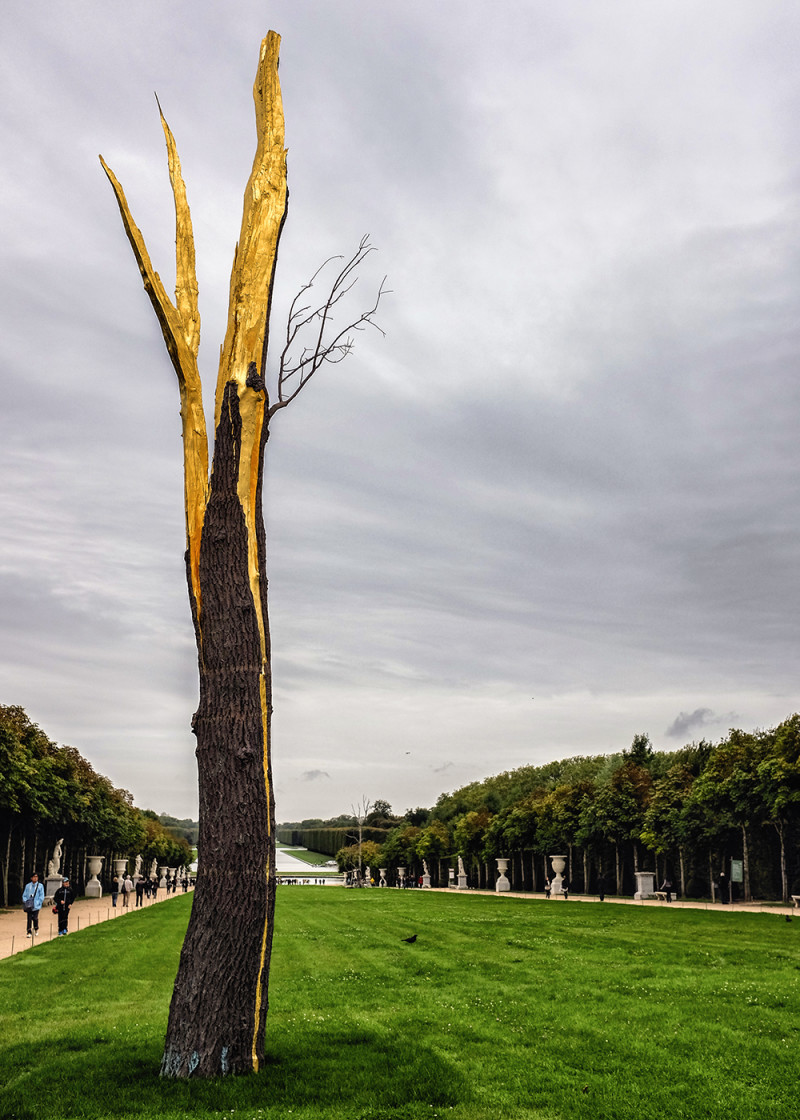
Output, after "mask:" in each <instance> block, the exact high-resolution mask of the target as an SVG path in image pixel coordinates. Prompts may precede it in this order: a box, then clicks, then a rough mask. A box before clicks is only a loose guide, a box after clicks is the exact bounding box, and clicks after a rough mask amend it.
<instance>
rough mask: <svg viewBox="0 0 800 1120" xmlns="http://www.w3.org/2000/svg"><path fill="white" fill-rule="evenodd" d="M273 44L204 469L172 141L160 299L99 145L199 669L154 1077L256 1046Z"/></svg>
mask: <svg viewBox="0 0 800 1120" xmlns="http://www.w3.org/2000/svg"><path fill="white" fill-rule="evenodd" d="M279 45H280V37H279V36H278V35H276V34H275V33H274V32H270V33H269V34H268V35H267V37H266V38H265V39H264V41H263V43H262V44H261V55H260V60H259V67H258V73H257V75H256V80H255V86H254V90H253V94H254V100H255V108H256V126H257V134H258V140H257V148H256V154H255V159H254V162H253V170H252V173H251V175H250V180H249V182H248V184H247V188H246V191H245V198H244V214H243V217H242V226H241V234H240V238H239V243H238V245H237V248H236V254H235V257H234V262H233V270H232V273H231V282H230V302H229V307H228V325H227V331H226V336H225V343H224V345H223V348H222V353H221V356H220V365H219V376H218V380H217V388H216V398H215V420H214V456H213V463H212V467H211V474H210V477H209V469H208V467H209V461H208V439H207V434H206V425H205V418H204V414H203V403H202V394H201V385H200V375H199V371H198V367H197V353H198V347H199V339H200V317H199V313H198V306H197V279H196V273H195V259H194V240H193V235H192V224H191V217H190V214H189V207H188V204H187V201H186V190H185V187H184V183H183V178H182V175H181V168H180V162H179V160H178V154H177V150H176V147H175V141H174V139H173V136H172V133H171V132H170V130H169V127H168V126H167V123H166V121H165V120H164V118H163V115H162V117H161V121H162V126H163V129H164V135H165V137H166V142H167V154H168V160H169V172H170V179H171V182H172V189H173V194H174V197H175V213H176V288H175V303H174V304H173V303H172V301H171V300H170V299H169V297H168V295H167V293H166V291H165V289H164V286H163V284H162V282H161V280H160V278H159V276H158V274H157V273H156V272H155V270H154V269H153V266H152V264H151V263H150V258H149V256H148V253H147V249H146V247H145V243H144V239H143V238H142V235H141V233H140V231H139V230H138V229H137V227H136V225H135V224H134V222H133V218H132V217H131V212H130V209H129V207H128V203H127V201H126V199H125V195H124V192H123V190H122V187H121V186H120V184H119V182H118V181H117V179H116V178H115V176H114V174H113V172H112V171H111V170H110V168H109V167H108V166H107V165H106V163H105V162H104V161H102V157H101V161H102V162H103V167H104V169H105V171H106V174H107V175H108V178H109V180H110V182H111V185H112V186H113V188H114V192H115V194H116V197H117V202H118V204H119V208H120V213H121V215H122V221H123V224H124V227H125V232H126V233H127V235H128V240H129V241H130V244H131V247H132V249H133V252H134V255H135V257H136V260H137V263H138V265H139V270H140V272H141V274H142V279H143V281H144V286H145V290H146V291H147V294H148V295H149V297H150V300H151V302H152V304H153V308H154V310H155V313H156V316H157V318H158V321H159V324H160V326H161V330H162V333H163V335H164V341H165V343H166V347H167V351H168V352H169V356H170V358H171V360H172V364H173V366H174V367H175V372H176V374H177V376H178V384H179V388H180V397H181V418H182V425H183V432H182V435H183V452H184V498H185V508H186V536H187V550H186V571H187V581H188V585H189V599H190V603H191V610H192V618H193V621H194V628H195V636H196V639H197V650H198V664H199V673H200V704H199V707H198V709H197V712H196V713H195V716H194V719H193V722H192V727H193V730H194V733H195V735H196V737H197V759H198V771H199V787H200V836H199V850H200V852H201V860H200V864H199V867H198V876H197V889H196V891H195V895H194V901H193V908H192V916H191V920H190V922H189V928H188V931H187V934H186V939H185V941H184V945H183V950H182V952H181V959H180V966H179V969H178V976H177V979H176V982H175V989H174V993H173V997H172V1003H171V1006H170V1014H169V1024H168V1027H167V1037H166V1042H165V1047H164V1056H163V1061H162V1066H161V1072H162V1074H163V1075H164V1076H167V1077H181V1078H185V1077H190V1076H215V1075H218V1074H227V1073H243V1072H248V1071H255V1070H257V1069H258V1068H259V1064H260V1062H261V1061H262V1060H263V1054H264V1028H265V1020H266V1014H267V980H268V975H269V962H270V951H271V945H272V930H273V921H272V919H273V911H274V904H275V855H274V850H275V849H274V829H275V820H274V801H273V793H272V779H271V772H270V717H271V712H272V689H271V675H270V641H269V625H268V618H267V599H266V591H267V580H266V543H265V534H264V523H263V517H262V502H261V491H262V479H263V460H264V447H265V444H266V440H267V432H268V424H269V401H268V396H267V392H266V386H265V381H264V373H265V364H266V352H267V333H268V331H267V327H268V319H269V310H270V302H271V296H272V285H273V279H274V273H275V263H276V258H277V250H278V242H279V239H280V234H281V230H282V227H283V223H284V219H285V215H286V207H287V198H288V192H287V184H286V152H285V149H284V125H283V108H282V102H281V92H280V84H279V81H278V50H279Z"/></svg>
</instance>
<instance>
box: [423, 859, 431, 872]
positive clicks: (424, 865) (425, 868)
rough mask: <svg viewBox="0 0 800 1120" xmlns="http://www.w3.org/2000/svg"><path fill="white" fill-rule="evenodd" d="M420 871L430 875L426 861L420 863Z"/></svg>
mask: <svg viewBox="0 0 800 1120" xmlns="http://www.w3.org/2000/svg"><path fill="white" fill-rule="evenodd" d="M422 871H423V874H425V875H430V871H429V870H428V861H427V860H426V859H424V860H423V861H422Z"/></svg>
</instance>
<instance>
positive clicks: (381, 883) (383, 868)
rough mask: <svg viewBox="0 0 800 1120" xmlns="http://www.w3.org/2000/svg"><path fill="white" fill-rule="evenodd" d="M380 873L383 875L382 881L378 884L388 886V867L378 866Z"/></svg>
mask: <svg viewBox="0 0 800 1120" xmlns="http://www.w3.org/2000/svg"><path fill="white" fill-rule="evenodd" d="M378 874H379V875H380V877H381V881H380V882H379V883H378V886H379V887H385V886H386V868H385V867H379V868H378Z"/></svg>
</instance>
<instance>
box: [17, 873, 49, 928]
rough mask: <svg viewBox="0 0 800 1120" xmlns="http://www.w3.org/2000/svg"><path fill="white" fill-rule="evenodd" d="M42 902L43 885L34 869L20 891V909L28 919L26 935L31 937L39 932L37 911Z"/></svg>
mask: <svg viewBox="0 0 800 1120" xmlns="http://www.w3.org/2000/svg"><path fill="white" fill-rule="evenodd" d="M43 902H44V887H43V886H42V884H41V883H40V882H39V876H38V875H37V874H36V872H35V871H34V872H33V873H32V875H31V881H30V882H29V883H28V884H27V885H26V887H25V890H24V891H23V892H22V909H23V910H24V911H25V915H26V917H27V919H28V937H33V935H34V933H38V932H39V911H40V910H41V908H42V903H43Z"/></svg>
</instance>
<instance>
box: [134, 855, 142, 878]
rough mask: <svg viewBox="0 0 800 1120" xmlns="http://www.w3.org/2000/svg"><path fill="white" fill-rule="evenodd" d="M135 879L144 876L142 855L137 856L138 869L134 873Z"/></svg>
mask: <svg viewBox="0 0 800 1120" xmlns="http://www.w3.org/2000/svg"><path fill="white" fill-rule="evenodd" d="M133 877H134V879H141V877H142V857H141V856H137V857H136V870H135V871H134V873H133Z"/></svg>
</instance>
